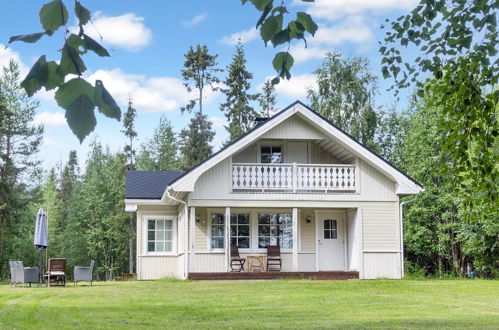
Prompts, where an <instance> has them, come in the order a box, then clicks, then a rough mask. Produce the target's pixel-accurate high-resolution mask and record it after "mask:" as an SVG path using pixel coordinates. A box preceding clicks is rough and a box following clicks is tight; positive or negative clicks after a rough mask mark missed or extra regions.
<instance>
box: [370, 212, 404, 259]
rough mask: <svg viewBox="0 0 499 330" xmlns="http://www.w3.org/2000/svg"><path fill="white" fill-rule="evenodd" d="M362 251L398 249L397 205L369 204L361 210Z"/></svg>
mask: <svg viewBox="0 0 499 330" xmlns="http://www.w3.org/2000/svg"><path fill="white" fill-rule="evenodd" d="M362 218H363V219H362V224H363V230H362V237H363V249H364V250H388V251H398V250H399V249H400V240H399V236H400V228H399V219H398V218H399V213H398V203H397V202H393V203H370V204H369V205H367V206H365V207H364V208H363V217H362Z"/></svg>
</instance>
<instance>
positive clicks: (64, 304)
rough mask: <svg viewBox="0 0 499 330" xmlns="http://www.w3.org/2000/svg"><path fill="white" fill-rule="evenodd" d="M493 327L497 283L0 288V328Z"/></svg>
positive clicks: (498, 323) (498, 319) (498, 315)
mask: <svg viewBox="0 0 499 330" xmlns="http://www.w3.org/2000/svg"><path fill="white" fill-rule="evenodd" d="M124 327H132V328H140V327H142V328H165V327H175V328H303V327H319V328H325V327H327V328H335V327H338V328H359V327H361V328H376V327H393V328H397V327H399V328H400V327H401V328H419V327H432V328H436V327H438V328H450V327H458V328H495V329H498V328H499V281H485V280H474V281H467V280H460V281H458V280H455V281H452V280H449V281H444V280H426V281H415V280H414V281H411V280H403V281H390V280H379V281H309V280H278V281H269V282H195V281H193V282H188V281H176V280H162V281H150V282H114V283H106V282H100V283H96V284H95V285H94V286H93V287H90V286H84V285H81V286H78V287H76V288H74V287H73V286H72V284H71V285H70V286H68V287H66V288H55V287H53V288H45V287H43V288H24V287H17V288H11V287H9V286H8V285H0V328H2V329H6V328H37V329H41V328H113V329H115V328H124Z"/></svg>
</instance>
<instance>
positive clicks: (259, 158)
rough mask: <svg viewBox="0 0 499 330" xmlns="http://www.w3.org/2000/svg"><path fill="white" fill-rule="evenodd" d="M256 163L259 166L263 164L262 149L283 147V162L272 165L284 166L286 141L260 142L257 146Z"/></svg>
mask: <svg viewBox="0 0 499 330" xmlns="http://www.w3.org/2000/svg"><path fill="white" fill-rule="evenodd" d="M256 145H257V148H256V163H257V164H263V163H262V147H281V162H280V163H271V164H283V163H284V154H285V150H284V149H285V143H284V141H281V140H278V141H270V140H269V141H267V140H262V141H258V143H257V144H256Z"/></svg>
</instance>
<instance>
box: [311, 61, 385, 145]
mask: <svg viewBox="0 0 499 330" xmlns="http://www.w3.org/2000/svg"><path fill="white" fill-rule="evenodd" d="M314 73H315V75H316V82H317V85H318V90H317V91H316V90H314V89H311V88H309V89H308V99H309V101H310V104H311V107H312V108H313V109H314V110H316V111H317V112H319V113H320V114H321V115H322V116H324V117H326V118H327V119H329V120H331V121H332V122H333V123H335V124H336V125H337V126H339V127H340V128H341V129H343V130H344V131H346V132H348V133H349V134H350V135H352V136H353V137H354V138H356V139H357V140H359V141H360V142H362V144H364V145H366V146H368V147H371V148H375V141H374V140H375V134H376V128H377V126H378V120H379V118H378V114H377V113H376V112H375V105H374V96H375V93H376V80H377V79H376V76H374V75H373V74H372V73H371V72H370V71H369V68H368V62H367V60H366V59H363V58H360V57H355V58H352V59H345V58H343V57H342V55H341V54H339V53H327V54H326V57H325V59H324V60H323V62H322V66H321V67H320V68H318V69H317V70H315V71H314Z"/></svg>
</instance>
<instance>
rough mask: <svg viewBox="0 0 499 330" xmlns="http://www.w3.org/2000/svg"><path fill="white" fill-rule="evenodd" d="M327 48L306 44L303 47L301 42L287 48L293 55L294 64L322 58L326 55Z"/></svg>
mask: <svg viewBox="0 0 499 330" xmlns="http://www.w3.org/2000/svg"><path fill="white" fill-rule="evenodd" d="M327 51H328V49H327V48H323V47H312V46H308V47H307V48H305V45H303V44H302V43H301V42H300V43H298V44H295V45H293V46H291V47H290V48H289V52H290V53H291V55H293V59H294V60H295V64H299V63H302V62H306V61H308V60H311V59H322V58H324V56H325V55H326V53H327Z"/></svg>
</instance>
